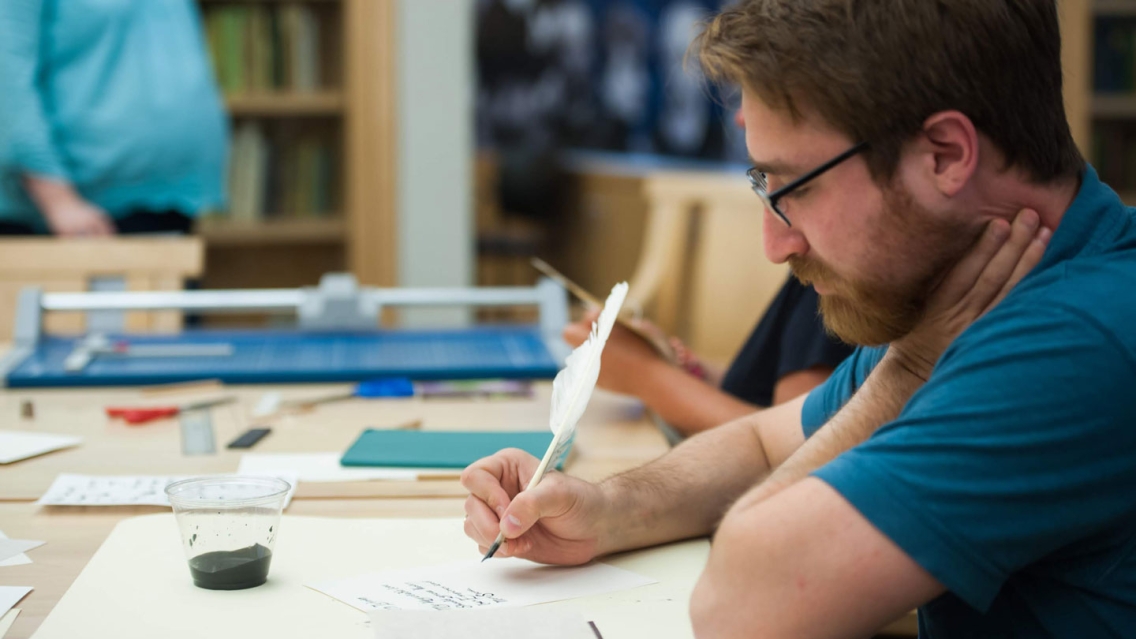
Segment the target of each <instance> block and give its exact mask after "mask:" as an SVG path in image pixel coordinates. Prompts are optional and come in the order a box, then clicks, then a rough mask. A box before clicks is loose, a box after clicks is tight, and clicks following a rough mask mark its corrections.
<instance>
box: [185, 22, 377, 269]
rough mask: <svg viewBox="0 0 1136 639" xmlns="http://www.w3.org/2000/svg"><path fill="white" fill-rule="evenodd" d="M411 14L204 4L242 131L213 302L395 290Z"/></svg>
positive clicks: (212, 241) (211, 245)
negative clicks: (399, 25) (400, 61)
mask: <svg viewBox="0 0 1136 639" xmlns="http://www.w3.org/2000/svg"><path fill="white" fill-rule="evenodd" d="M396 2H397V0H198V6H199V8H200V9H201V12H202V17H203V24H204V26H205V35H206V39H207V45H208V48H209V52H210V56H211V58H212V59H213V63H214V69H215V72H216V75H217V79H218V84H219V85H220V86H221V89H222V93H223V95H224V100H225V106H226V108H227V110H228V113H229V115H230V118H231V126H232V136H233V137H232V148H231V151H230V156H231V160H230V163H231V164H232V169H231V172H230V176H229V181H230V193H229V208H228V210H227V211H220V212H216V213H215V214H212V215H208V216H205V217H203V218H202V219H201V220H200V221H199V224H198V233H199V234H200V235H201V237H202V238H203V239H204V240H205V242H206V247H207V249H206V250H207V258H206V273H205V276H204V278H203V282H202V286H203V287H205V288H236V287H250V286H251V287H295V286H304V285H313V284H315V283H316V281H317V280H318V278H319V276H320V275H322V274H323V273H324V272H326V271H328V270H347V271H350V272H352V273H354V274H355V276H356V277H357V278H358V279H359V281H360V282H361V283H363V284H367V285H375V286H393V285H394V284H395V256H396V251H395V244H394V238H395V236H396V228H395V220H396V212H395V205H396V194H395V189H394V187H395V180H396V175H395V165H396V163H395V155H396V148H395V144H396V140H397V135H396V131H397V130H396V128H395V117H396V110H395V103H396V99H395V95H394V91H395V75H394V64H393V63H394V50H393V47H394V46H395V44H394V43H395V40H394V31H395V22H394V19H395V13H394V11H395V4H396Z"/></svg>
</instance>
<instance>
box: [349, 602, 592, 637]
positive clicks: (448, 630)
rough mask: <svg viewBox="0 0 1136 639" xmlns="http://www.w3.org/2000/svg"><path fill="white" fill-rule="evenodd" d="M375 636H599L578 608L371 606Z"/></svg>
mask: <svg viewBox="0 0 1136 639" xmlns="http://www.w3.org/2000/svg"><path fill="white" fill-rule="evenodd" d="M369 614H370V617H371V627H372V628H374V629H375V639H596V635H595V634H594V633H593V632H592V630H591V628H590V627H589V626H588V622H587V621H585V620H584V617H583V616H582V615H581V614H580V613H579V612H578V611H576V610H563V609H548V608H490V609H481V610H372V611H371V612H370V613H369Z"/></svg>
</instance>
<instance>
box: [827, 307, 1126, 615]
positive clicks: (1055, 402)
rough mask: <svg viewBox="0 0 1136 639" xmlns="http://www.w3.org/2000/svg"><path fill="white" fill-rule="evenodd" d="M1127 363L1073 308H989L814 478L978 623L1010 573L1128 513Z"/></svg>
mask: <svg viewBox="0 0 1136 639" xmlns="http://www.w3.org/2000/svg"><path fill="white" fill-rule="evenodd" d="M1132 352H1133V351H1132V349H1131V348H1129V347H1127V346H1126V345H1125V343H1124V342H1123V341H1122V340H1121V339H1120V338H1119V337H1118V334H1117V333H1116V332H1113V331H1110V330H1109V329H1108V328H1107V327H1106V326H1104V325H1102V324H1100V323H1098V322H1097V321H1095V320H1094V319H1093V318H1092V317H1090V316H1089V315H1088V314H1087V313H1084V312H1083V311H1082V310H1080V309H1078V308H1074V307H1072V306H1058V307H1055V306H1054V305H1052V304H1049V305H1042V304H1036V305H1030V306H1027V305H1023V304H1019V305H1017V307H1016V309H1012V310H1005V311H1003V309H1002V307H999V308H997V309H995V310H994V311H992V312H991V313H990V314H989V315H988V316H987V317H986V318H984V319H983V320H980V321H979V322H976V323H975V324H974V325H973V326H972V327H971V328H970V329H969V330H968V331H966V332H965V333H963V335H962V336H960V338H959V339H958V340H956V341H955V343H954V344H952V346H951V347H950V348H949V349H948V350H947V352H946V353H944V355H943V357H942V358H941V359H940V361H939V363H938V365H937V367H936V369H935V371H934V373H933V374H932V376H931V379H930V380H928V382H927V384H925V385H924V386H923V388H922V389H920V390H919V391H918V392H917V393H916V394H915V395H914V396H913V397H912V398H911V400H910V401H909V402H908V404H907V406H906V407H905V408H904V410H903V412H902V413H901V414H900V416H899V417H898V419H896V420H895V421H894V422H891V423H890V424H887V425H885V426H883V427H882V428H881V429H880V430H879V431H877V432H876V433H875V435H873V436H872V437H871V438H870V439H869V440H868V441H866V442H864V443H863V444H862V445H860V446H858V447H856V448H854V449H852V450H850V451H848V452H847V453H845V454H843V455H841V456H840V457H838V458H837V459H835V460H833V461H832V462H831V463H829V464H828V465H826V466H824V467H822V468H820V469H819V470H818V471H816V473H815V476H817V477H819V478H820V479H822V480H823V481H825V482H827V483H828V484H829V485H831V486H832V487H833V488H835V489H836V490H837V491H838V492H839V493H840V494H842V495H843V496H844V497H845V498H846V499H847V500H848V501H849V502H850V503H851V504H852V505H853V506H854V507H855V508H856V509H857V510H859V511H860V513H861V514H862V515H863V516H864V517H865V518H867V519H868V520H869V521H870V522H871V523H872V524H873V525H874V526H875V527H876V528H878V529H879V530H880V531H881V532H883V533H884V534H885V535H887V536H888V537H889V538H891V540H892V541H894V542H895V543H896V544H897V545H899V546H900V547H901V548H902V549H903V550H904V551H905V552H906V553H907V554H908V555H909V556H910V557H911V558H912V559H914V560H915V561H916V562H918V563H919V564H920V565H921V566H923V568H925V569H926V570H927V571H928V572H930V573H931V574H932V575H934V577H935V578H936V579H938V580H939V582H940V583H942V584H943V585H944V586H946V588H947V589H949V590H950V591H951V592H953V593H954V594H955V595H956V596H958V597H960V598H961V599H963V600H964V601H966V602H967V603H968V604H969V605H971V606H973V607H974V608H976V609H977V610H980V611H985V610H987V609H988V608H989V606H990V603H991V601H992V600H993V598H994V596H995V595H996V594H997V593H998V591H999V589H1000V588H1001V587H1002V584H1003V583H1004V582H1005V581H1006V579H1007V578H1008V577H1009V576H1010V575H1011V574H1013V573H1014V572H1016V571H1018V570H1019V569H1021V568H1023V567H1025V566H1027V565H1029V564H1032V563H1034V562H1036V561H1038V560H1039V559H1041V558H1043V557H1045V556H1047V555H1049V554H1050V553H1052V552H1054V551H1055V550H1057V549H1059V548H1061V547H1062V546H1064V545H1067V544H1069V543H1070V542H1072V541H1075V540H1077V539H1082V538H1084V537H1087V536H1089V535H1091V534H1093V533H1094V532H1099V531H1101V530H1103V529H1105V528H1106V527H1108V526H1109V525H1114V524H1115V523H1116V522H1117V521H1118V520H1119V518H1121V517H1124V516H1129V515H1130V514H1131V511H1132V487H1133V486H1136V463H1133V461H1132V455H1133V452H1132V451H1134V450H1136V428H1133V427H1132V415H1134V414H1136V400H1134V399H1133V397H1134V394H1133V392H1132V389H1133V387H1134V386H1136V369H1134V366H1133V361H1132V356H1131V353H1132ZM810 399H811V397H810Z"/></svg>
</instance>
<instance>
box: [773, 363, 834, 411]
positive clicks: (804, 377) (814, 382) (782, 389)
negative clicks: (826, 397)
mask: <svg viewBox="0 0 1136 639" xmlns="http://www.w3.org/2000/svg"><path fill="white" fill-rule="evenodd" d="M834 370H836V369H835V368H834V367H832V366H827V365H820V366H813V367H812V368H807V369H805V370H801V371H793V372H792V373H789V374H787V375H784V376H782V377H781V379H779V380H777V385H776V386H774V387H773V405H774V406H776V405H778V404H784V403H785V402H787V401H789V400H790V399H793V398H794V397H800V396H801V395H804V394H806V393H808V392H809V391H811V390H812V389H814V388H816V387H817V386H820V385H821V384H823V383H825V381H827V380H828V378H829V377H831V376H832V371H834Z"/></svg>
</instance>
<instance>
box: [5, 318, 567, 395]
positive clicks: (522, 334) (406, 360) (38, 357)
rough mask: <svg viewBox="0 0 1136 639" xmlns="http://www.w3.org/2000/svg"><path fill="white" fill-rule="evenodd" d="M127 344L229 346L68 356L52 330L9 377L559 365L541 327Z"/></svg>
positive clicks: (16, 382) (338, 377) (239, 378)
mask: <svg viewBox="0 0 1136 639" xmlns="http://www.w3.org/2000/svg"><path fill="white" fill-rule="evenodd" d="M111 339H112V340H117V339H125V340H127V341H128V342H129V343H130V344H135V345H141V344H190V343H192V344H218V343H223V344H231V345H232V347H233V353H232V354H231V355H229V356H224V357H154V358H137V357H136V358H127V357H117V356H99V357H96V358H95V359H94V360H93V361H92V362H91V363H90V364H89V365H88V366H87V367H86V369H84V370H83V371H82V372H78V373H68V372H66V371H65V370H64V368H63V361H64V360H65V359H66V358H67V356H68V355H69V354H70V353H71V352H72V350H74V348H75V346H76V343H77V342H78V340H76V339H69V338H58V337H50V338H47V339H45V340H44V341H43V342H42V343H41V344H40V345H39V347H38V348H37V350H36V352H35V353H33V354H32V355H31V356H30V357H28V358H27V359H26V360H25V361H23V362H22V363H21V364H20V365H19V366H17V367H16V369H15V370H14V371H12V372H11V373H10V374H9V375H8V379H7V385H8V386H9V387H13V388H16V387H54V386H117V385H133V384H142V383H150V384H163V383H173V382H180V381H189V380H195V379H204V378H217V379H221V380H222V381H224V382H227V383H232V384H241V383H244V384H262V383H290V382H293V383H302V382H343V381H357V380H362V379H368V378H372V377H382V376H399V377H410V378H412V379H419V380H428V379H485V378H493V377H506V378H522V379H549V378H552V377H554V376H555V375H556V372H557V370H558V366H557V363H556V361H555V360H554V359H553V358H552V355H550V354H549V352H548V348H547V347H546V346H545V344H544V341H543V340H542V339H541V337H540V334H539V333H538V331H537V330H536V328H535V327H507V328H505V327H502V328H477V329H462V330H444V331H380V332H371V333H320V334H312V333H299V332H277V331H272V332H264V331H258V332H236V331H225V332H219V331H187V332H185V333H182V334H181V335H176V336H169V335H165V336H157V335H147V336H139V335H132V336H129V337H122V336H119V337H112V338H111Z"/></svg>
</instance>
